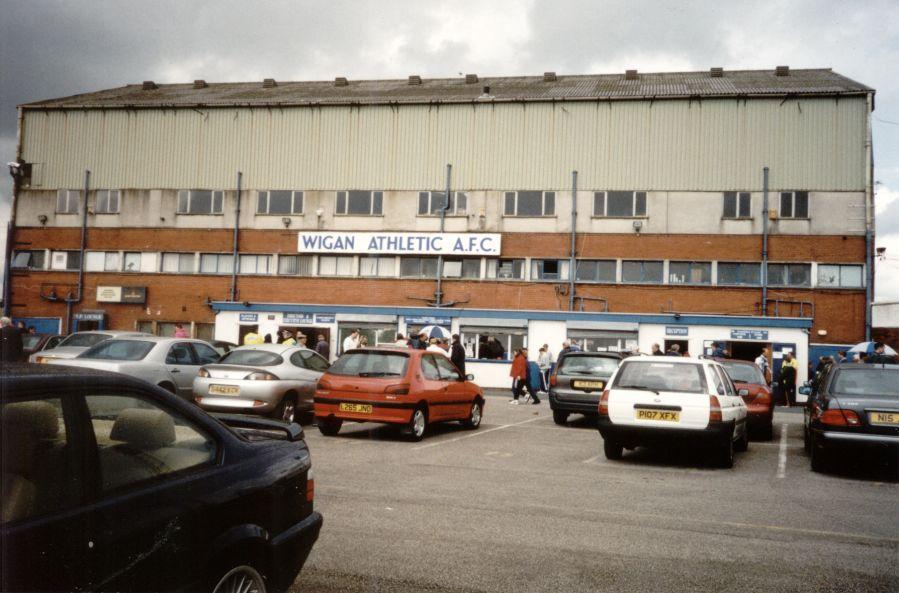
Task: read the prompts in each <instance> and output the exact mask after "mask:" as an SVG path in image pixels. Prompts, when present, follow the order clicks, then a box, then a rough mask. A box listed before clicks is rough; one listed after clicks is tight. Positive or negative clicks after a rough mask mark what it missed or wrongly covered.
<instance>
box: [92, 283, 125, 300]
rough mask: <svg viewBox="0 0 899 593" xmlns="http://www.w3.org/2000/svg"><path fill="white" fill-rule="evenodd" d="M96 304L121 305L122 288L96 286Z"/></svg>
mask: <svg viewBox="0 0 899 593" xmlns="http://www.w3.org/2000/svg"><path fill="white" fill-rule="evenodd" d="M97 302H98V303H121V302H122V287H121V286H98V287H97Z"/></svg>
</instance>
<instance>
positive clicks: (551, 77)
mask: <svg viewBox="0 0 899 593" xmlns="http://www.w3.org/2000/svg"><path fill="white" fill-rule="evenodd" d="M556 80H558V79H557V78H556V73H555V72H544V73H543V82H555V81H556Z"/></svg>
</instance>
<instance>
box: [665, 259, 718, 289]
mask: <svg viewBox="0 0 899 593" xmlns="http://www.w3.org/2000/svg"><path fill="white" fill-rule="evenodd" d="M668 283H669V284H711V283H712V262H696V261H673V262H670V263H669V264H668Z"/></svg>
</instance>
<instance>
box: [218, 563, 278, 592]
mask: <svg viewBox="0 0 899 593" xmlns="http://www.w3.org/2000/svg"><path fill="white" fill-rule="evenodd" d="M212 591H213V593H231V592H232V591H240V592H241V593H265V592H266V588H265V579H263V578H262V575H261V574H259V571H257V570H256V569H255V568H253V567H252V566H249V565H247V564H242V565H240V566H235V567H234V568H232V569H231V570H229V571H228V572H226V573H225V574H224V575H223V576H222V578H221V579H219V581H218V583H217V584H216V585H215V588H214V589H213V590H212Z"/></svg>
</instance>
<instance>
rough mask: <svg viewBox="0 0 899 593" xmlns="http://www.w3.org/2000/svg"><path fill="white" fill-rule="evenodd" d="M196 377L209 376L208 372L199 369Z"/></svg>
mask: <svg viewBox="0 0 899 593" xmlns="http://www.w3.org/2000/svg"><path fill="white" fill-rule="evenodd" d="M197 376H198V377H208V376H209V371H207V370H206V369H204V368H201V369H200V370H199V371H197Z"/></svg>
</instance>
